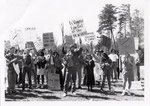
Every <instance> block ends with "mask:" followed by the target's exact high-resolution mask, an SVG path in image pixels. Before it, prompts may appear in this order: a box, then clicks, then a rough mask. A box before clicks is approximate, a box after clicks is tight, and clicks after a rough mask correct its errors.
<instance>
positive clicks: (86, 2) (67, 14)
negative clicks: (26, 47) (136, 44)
mask: <svg viewBox="0 0 150 106" xmlns="http://www.w3.org/2000/svg"><path fill="white" fill-rule="evenodd" d="M107 3H108V4H110V3H112V4H113V5H115V6H120V5H121V4H131V13H132V12H133V10H134V9H139V10H141V11H142V12H144V4H145V2H144V0H136V2H135V0H3V2H2V3H0V22H1V23H2V24H1V25H2V27H1V26H0V34H2V35H3V36H4V39H6V40H7V39H8V40H9V39H11V37H12V36H11V35H12V32H11V31H13V30H14V29H21V30H23V34H22V35H23V36H22V37H21V38H19V41H20V42H26V41H30V40H35V36H31V35H32V33H36V34H34V35H37V36H40V37H42V33H45V32H53V33H54V37H55V40H56V41H57V42H58V44H61V43H62V40H61V39H62V38H61V24H62V23H64V29H65V34H70V32H71V30H70V26H69V22H68V21H69V20H72V19H76V18H79V17H81V18H83V20H84V23H85V27H86V30H87V32H94V34H95V35H98V33H97V32H96V30H97V29H98V22H99V20H98V14H100V12H101V10H102V9H103V7H104V6H105V4H107ZM143 15H144V14H143ZM27 27H35V28H36V31H32V32H31V31H30V32H29V31H28V32H25V33H24V29H25V28H27Z"/></svg>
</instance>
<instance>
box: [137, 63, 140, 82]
mask: <svg viewBox="0 0 150 106" xmlns="http://www.w3.org/2000/svg"><path fill="white" fill-rule="evenodd" d="M136 67H137V79H138V81H139V80H140V64H136Z"/></svg>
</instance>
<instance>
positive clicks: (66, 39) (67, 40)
mask: <svg viewBox="0 0 150 106" xmlns="http://www.w3.org/2000/svg"><path fill="white" fill-rule="evenodd" d="M74 42H75V41H74V40H73V38H72V36H65V44H66V45H71V44H74Z"/></svg>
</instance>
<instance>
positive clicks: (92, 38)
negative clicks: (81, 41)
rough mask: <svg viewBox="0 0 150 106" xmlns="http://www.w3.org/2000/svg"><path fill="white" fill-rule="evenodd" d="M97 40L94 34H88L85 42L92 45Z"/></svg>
mask: <svg viewBox="0 0 150 106" xmlns="http://www.w3.org/2000/svg"><path fill="white" fill-rule="evenodd" d="M95 39H96V38H95V35H94V33H87V35H86V36H85V41H86V42H87V43H90V42H92V41H94V40H95Z"/></svg>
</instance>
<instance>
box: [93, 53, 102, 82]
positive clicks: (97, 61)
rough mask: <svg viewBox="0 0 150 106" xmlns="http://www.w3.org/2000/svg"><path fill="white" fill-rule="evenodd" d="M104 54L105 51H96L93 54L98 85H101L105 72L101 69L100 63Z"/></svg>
mask: <svg viewBox="0 0 150 106" xmlns="http://www.w3.org/2000/svg"><path fill="white" fill-rule="evenodd" d="M102 53H103V50H95V51H93V52H92V55H93V60H94V62H95V68H94V71H95V73H96V74H95V80H96V81H97V82H98V84H100V81H101V79H102V76H103V71H102V69H101V67H100V62H101V54H102Z"/></svg>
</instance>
